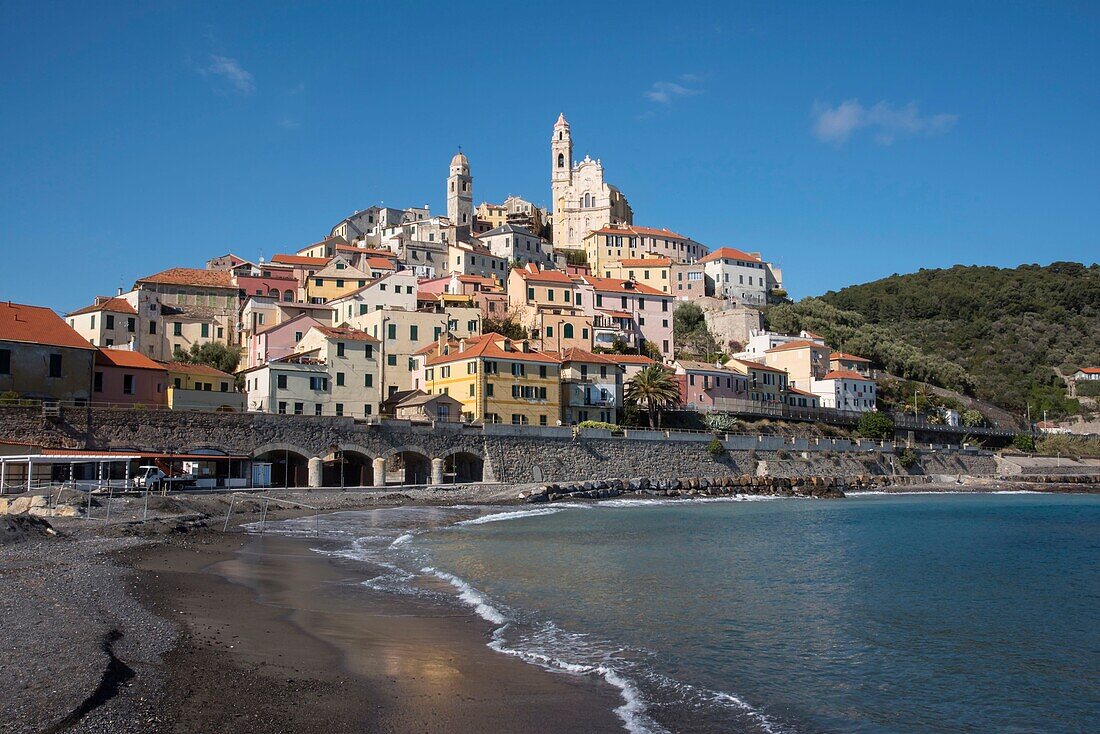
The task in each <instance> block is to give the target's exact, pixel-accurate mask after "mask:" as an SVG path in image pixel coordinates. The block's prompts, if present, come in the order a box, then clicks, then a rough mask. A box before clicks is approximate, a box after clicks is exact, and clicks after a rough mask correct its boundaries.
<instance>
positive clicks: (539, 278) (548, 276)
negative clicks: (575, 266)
mask: <svg viewBox="0 0 1100 734" xmlns="http://www.w3.org/2000/svg"><path fill="white" fill-rule="evenodd" d="M512 272H513V273H516V274H518V275H519V277H521V278H523V279H524V280H529V281H531V282H533V283H560V284H561V285H573V281H572V279H570V277H569V276H568V275H566V274H565V273H563V272H562V271H560V270H540V269H539V268H538V266H537V265H535V264H533V263H528V264H527V265H526V266H525V267H522V268H512Z"/></svg>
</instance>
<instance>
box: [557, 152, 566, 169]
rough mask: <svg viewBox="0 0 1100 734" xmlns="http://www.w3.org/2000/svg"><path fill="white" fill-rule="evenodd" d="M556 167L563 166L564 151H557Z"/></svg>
mask: <svg viewBox="0 0 1100 734" xmlns="http://www.w3.org/2000/svg"><path fill="white" fill-rule="evenodd" d="M558 168H565V153H558Z"/></svg>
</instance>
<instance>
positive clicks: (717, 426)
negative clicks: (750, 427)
mask: <svg viewBox="0 0 1100 734" xmlns="http://www.w3.org/2000/svg"><path fill="white" fill-rule="evenodd" d="M703 423H705V424H706V425H707V428H709V429H710V430H712V431H717V432H718V433H733V432H735V431H737V430H739V429H740V428H742V427H741V426H740V425H739V424H738V422H737V419H736V418H734V417H733V416H732V415H730V414H729V413H706V414H704V415H703Z"/></svg>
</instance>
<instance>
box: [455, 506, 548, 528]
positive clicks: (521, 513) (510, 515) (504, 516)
mask: <svg viewBox="0 0 1100 734" xmlns="http://www.w3.org/2000/svg"><path fill="white" fill-rule="evenodd" d="M564 509H565V508H564V507H540V508H538V509H535V510H516V511H514V512H495V513H493V514H491V515H482V516H481V517H475V518H473V519H472V520H460V521H458V522H456V523H455V525H484V524H485V523H487V522H500V521H501V520H518V519H520V518H523V517H537V516H539V515H553V514H555V513H558V512H561V511H562V510H564Z"/></svg>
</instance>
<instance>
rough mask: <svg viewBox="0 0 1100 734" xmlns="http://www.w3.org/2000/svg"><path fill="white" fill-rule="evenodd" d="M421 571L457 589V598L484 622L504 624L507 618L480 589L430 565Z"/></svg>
mask: <svg viewBox="0 0 1100 734" xmlns="http://www.w3.org/2000/svg"><path fill="white" fill-rule="evenodd" d="M420 571H421V572H422V573H427V574H431V575H433V576H435V577H436V578H439V579H442V580H443V581H446V582H447V583H449V584H450V585H451V586H453V587H455V588H456V589H458V598H459V599H461V600H462V601H463V602H465V603H466V605H467V606H469V607H471V608H472V609H473V610H474V611H475V612H477V616H479V617H481V618H482V619H484V620H485V621H486V622H492V623H493V624H504V623H505V622H507V621H508V620H507V619H505V617H504V615H503V614H502V613H501V612H500V610H499V609H497V608H496V607H494V606H493V605H492V604H490V603H489V600H488V598H487V597H486V596H485V595H484V594H482V593H481V592H480V591H478V590H477V589H475V588H474V587H472V586H470V585H469V584H468V583H466V582H465V581H463V580H462V579H460V578H459V577H458V576H455V575H454V574H451V573H447V572H446V571H440V570H439V569H436V568H432V567H431V566H425V567H424V568H422V569H420Z"/></svg>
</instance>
